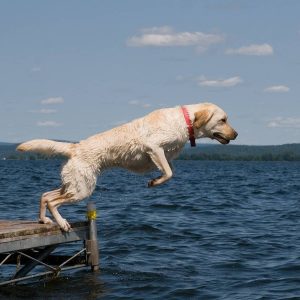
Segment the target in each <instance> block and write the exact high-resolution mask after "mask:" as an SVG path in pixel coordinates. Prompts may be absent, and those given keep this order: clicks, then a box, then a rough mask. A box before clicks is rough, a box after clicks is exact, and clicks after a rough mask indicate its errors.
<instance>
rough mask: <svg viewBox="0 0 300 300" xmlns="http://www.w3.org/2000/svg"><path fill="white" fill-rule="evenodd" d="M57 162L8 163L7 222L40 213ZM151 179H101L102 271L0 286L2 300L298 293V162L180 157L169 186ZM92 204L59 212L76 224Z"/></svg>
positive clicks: (0, 189) (1, 191)
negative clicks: (153, 183) (157, 184)
mask: <svg viewBox="0 0 300 300" xmlns="http://www.w3.org/2000/svg"><path fill="white" fill-rule="evenodd" d="M59 166H60V162H59V161H1V162H0V204H1V211H0V219H36V218H37V214H38V206H39V203H38V200H39V196H40V194H41V193H42V192H44V191H48V190H51V189H54V188H57V187H58V185H59ZM155 175H157V174H152V176H155ZM150 178H151V174H150V175H146V176H138V175H134V174H131V173H129V172H126V171H122V170H113V171H108V172H106V173H104V174H103V175H102V176H101V178H100V179H99V181H98V185H97V188H96V191H95V192H94V194H93V195H92V197H91V200H93V201H95V202H96V205H97V209H98V214H99V218H98V220H97V222H98V235H99V246H100V257H101V271H100V272H99V273H97V274H92V273H91V272H90V271H89V269H82V270H80V271H77V272H73V273H70V274H65V275H64V276H62V277H61V278H59V279H56V280H54V281H51V282H46V283H39V284H33V285H25V286H17V287H16V288H1V289H0V299H2V298H3V299H26V298H28V299H29V298H30V299H239V300H240V299H251V300H252V299H272V300H273V299H300V232H299V231H300V163H299V162H205V161H176V162H175V176H174V178H173V179H172V180H171V181H170V182H168V183H167V184H165V185H162V186H160V187H157V188H153V189H148V188H147V187H146V185H147V181H148V180H149V179H150ZM85 208H86V202H81V203H79V204H74V205H68V206H65V207H61V209H60V211H61V213H62V215H63V216H64V217H65V218H67V219H68V220H70V221H75V220H83V219H84V218H85Z"/></svg>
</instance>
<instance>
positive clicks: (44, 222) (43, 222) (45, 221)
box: [39, 217, 53, 224]
mask: <svg viewBox="0 0 300 300" xmlns="http://www.w3.org/2000/svg"><path fill="white" fill-rule="evenodd" d="M39 223H41V224H53V221H52V220H51V219H50V218H48V217H44V218H42V219H39Z"/></svg>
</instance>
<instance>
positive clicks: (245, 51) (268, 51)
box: [225, 44, 274, 56]
mask: <svg viewBox="0 0 300 300" xmlns="http://www.w3.org/2000/svg"><path fill="white" fill-rule="evenodd" d="M273 52H274V51H273V48H272V46H271V45H269V44H261V45H256V44H252V45H249V46H244V47H240V48H237V49H227V50H226V52H225V53H226V54H239V55H257V56H263V55H272V54H273Z"/></svg>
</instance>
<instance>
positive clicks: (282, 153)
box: [0, 143, 300, 161]
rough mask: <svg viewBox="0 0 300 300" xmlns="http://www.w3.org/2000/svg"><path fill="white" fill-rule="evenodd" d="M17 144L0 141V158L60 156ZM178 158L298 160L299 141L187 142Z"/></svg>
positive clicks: (31, 158) (38, 158)
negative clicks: (272, 143)
mask: <svg viewBox="0 0 300 300" xmlns="http://www.w3.org/2000/svg"><path fill="white" fill-rule="evenodd" d="M17 145H18V144H11V143H0V160H49V159H62V157H57V156H55V157H47V156H45V155H41V154H36V153H20V152H17V151H16V150H15V149H16V146H17ZM178 160H219V161H300V143H299V144H284V145H276V146H248V145H225V146H224V145H218V144H198V146H197V147H195V148H191V147H190V146H189V145H188V144H187V145H186V147H185V148H184V150H183V151H182V153H181V154H180V155H179V157H178Z"/></svg>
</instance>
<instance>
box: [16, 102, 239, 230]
mask: <svg viewBox="0 0 300 300" xmlns="http://www.w3.org/2000/svg"><path fill="white" fill-rule="evenodd" d="M203 137H208V138H211V139H216V140H218V141H219V142H220V143H222V144H227V143H229V141H230V140H234V139H235V138H236V137H237V132H236V131H235V130H234V129H233V128H232V127H231V126H230V125H229V123H228V121H227V115H226V113H225V112H224V111H223V110H222V109H221V108H220V107H218V106H217V105H214V104H211V103H200V104H194V105H185V106H177V107H173V108H164V109H159V110H156V111H153V112H152V113H150V114H148V115H146V116H145V117H142V118H140V119H136V120H134V121H132V122H130V123H127V124H124V125H122V126H119V127H116V128H113V129H111V130H108V131H106V132H103V133H99V134H96V135H94V136H91V137H89V138H88V139H86V140H83V141H81V142H79V143H76V144H73V143H63V142H55V141H51V140H43V139H41V140H32V141H29V142H25V143H23V144H21V145H19V146H18V147H17V149H18V150H19V151H33V152H39V153H44V154H49V155H51V154H60V155H64V156H66V157H67V158H68V160H67V162H66V163H65V164H64V165H63V167H62V171H61V179H62V185H61V187H60V188H59V189H57V190H53V191H50V192H47V193H44V194H43V195H42V197H41V202H40V216H39V221H40V222H41V223H45V224H47V223H52V220H51V219H50V218H48V217H46V208H47V207H48V209H49V211H50V212H51V214H52V216H53V217H54V219H55V220H56V222H57V223H58V225H59V226H60V228H61V229H62V230H64V231H69V229H70V228H71V227H70V224H69V223H68V222H67V220H65V219H63V218H62V217H61V215H60V214H59V212H58V210H57V208H58V207H59V206H60V205H61V204H63V203H70V202H76V201H80V200H82V199H84V198H87V197H89V196H90V195H91V194H92V192H93V191H94V189H95V186H96V179H97V175H99V174H100V173H101V172H102V171H103V170H105V169H108V168H113V167H121V168H126V169H128V170H131V171H134V172H138V173H144V172H148V171H151V170H153V169H155V168H158V169H159V170H160V171H161V173H162V175H161V176H160V177H158V178H155V179H152V180H151V181H149V183H148V186H149V187H153V186H157V185H159V184H162V183H164V182H166V181H167V180H169V179H170V178H171V177H172V168H171V166H170V161H171V160H173V159H174V158H176V157H177V156H178V154H179V153H180V151H181V150H182V149H183V147H184V145H185V144H186V142H187V141H188V140H190V142H191V145H192V146H194V145H195V138H203Z"/></svg>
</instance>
